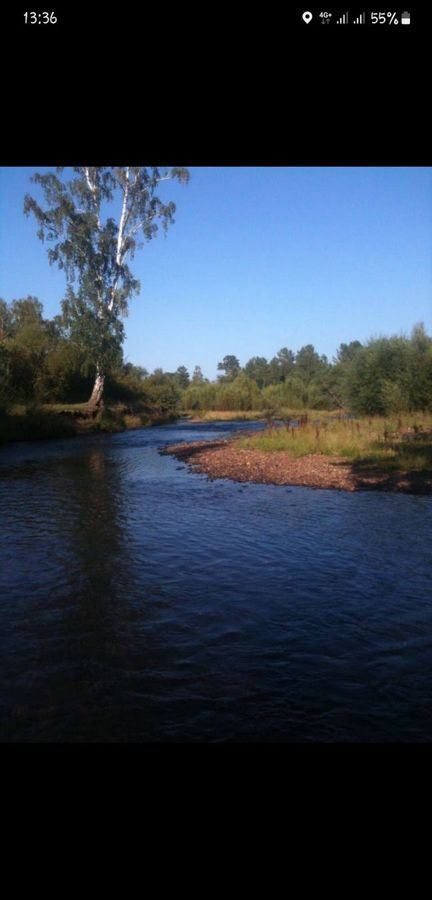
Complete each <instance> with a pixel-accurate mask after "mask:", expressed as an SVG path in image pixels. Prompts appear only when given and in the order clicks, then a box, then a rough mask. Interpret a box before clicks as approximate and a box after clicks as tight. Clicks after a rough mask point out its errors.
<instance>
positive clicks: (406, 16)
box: [401, 12, 411, 25]
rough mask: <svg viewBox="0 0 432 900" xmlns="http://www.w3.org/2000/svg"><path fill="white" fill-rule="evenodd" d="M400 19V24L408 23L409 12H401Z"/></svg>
mask: <svg viewBox="0 0 432 900" xmlns="http://www.w3.org/2000/svg"><path fill="white" fill-rule="evenodd" d="M401 21H402V25H409V24H410V21H411V16H410V14H409V12H403V13H402V20H401Z"/></svg>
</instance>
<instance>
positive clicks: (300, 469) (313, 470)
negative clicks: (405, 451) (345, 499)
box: [159, 439, 432, 494]
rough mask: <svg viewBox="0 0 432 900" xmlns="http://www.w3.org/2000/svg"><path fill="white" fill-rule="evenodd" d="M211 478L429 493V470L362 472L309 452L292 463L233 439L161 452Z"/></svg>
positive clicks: (431, 483)
mask: <svg viewBox="0 0 432 900" xmlns="http://www.w3.org/2000/svg"><path fill="white" fill-rule="evenodd" d="M159 452H160V453H161V454H163V455H172V456H175V457H176V459H179V460H181V461H183V462H186V463H187V464H188V465H189V466H190V467H191V468H192V470H194V471H197V472H201V473H203V474H205V475H207V476H208V478H210V479H211V480H214V479H216V478H229V479H231V481H250V482H253V483H255V484H285V485H300V486H303V487H312V488H334V489H336V490H340V491H360V490H362V491H365V490H385V491H400V492H404V493H416V494H431V493H432V472H415V471H410V472H392V473H391V474H389V473H384V472H382V471H380V470H379V469H377V468H375V469H370V468H369V469H365V468H362V467H361V466H356V465H352V464H351V463H349V462H347V461H346V460H344V459H340V458H336V457H329V456H324V455H321V454H313V455H309V456H302V457H300V458H298V459H296V458H294V457H292V456H289V454H288V453H285V452H284V451H277V452H276V451H275V452H273V453H264V452H263V451H262V450H244V449H241V448H240V447H237V446H236V443H235V439H226V440H217V441H193V442H191V443H182V444H175V445H173V446H170V447H165V448H162V449H161V450H160V451H159Z"/></svg>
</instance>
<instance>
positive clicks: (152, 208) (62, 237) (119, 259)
mask: <svg viewBox="0 0 432 900" xmlns="http://www.w3.org/2000/svg"><path fill="white" fill-rule="evenodd" d="M188 179H189V173H188V171H187V170H186V169H184V168H179V167H176V166H174V167H172V168H169V169H164V170H162V169H159V168H157V167H155V166H153V167H151V168H144V167H141V166H118V167H95V166H75V167H74V168H73V177H72V178H70V179H69V180H65V177H64V167H58V168H57V170H56V172H49V173H47V174H45V175H41V174H36V175H34V177H33V179H32V180H33V182H34V183H35V184H37V185H39V187H40V188H41V190H42V194H43V197H44V205H43V206H42V205H41V204H40V203H39V202H38V201H37V200H36V199H35V198H34V197H31V196H30V195H27V196H26V198H25V202H24V211H25V213H26V214H27V215H29V214H30V213H31V214H33V215H34V216H35V217H36V220H37V222H38V225H39V229H38V237H39V238H40V239H41V240H45V239H46V240H47V241H48V242H49V243H50V245H51V246H50V248H49V250H48V258H49V261H50V263H51V264H56V265H58V266H59V268H60V269H64V271H65V274H66V278H67V282H68V293H67V297H66V300H65V301H64V303H63V314H64V319H65V323H66V324H67V326H68V328H69V334H70V337H71V339H74V340H76V341H77V343H78V344H80V346H81V347H82V348H83V347H86V348H87V354H86V356H87V361H88V363H89V364H90V365H91V366H92V367H93V370H94V372H95V382H94V387H93V391H92V395H91V398H90V403H91V404H94V405H97V404H98V403H99V402H100V400H101V399H102V394H103V388H104V381H105V376H106V373H107V371H108V370H109V367H110V366H111V365H113V364H114V363H117V362H118V357H119V350H120V349H121V345H122V341H123V337H124V331H123V325H122V322H121V316H124V315H126V314H127V309H128V300H129V299H130V297H131V296H132V295H133V294H136V293H138V291H139V288H140V284H139V281H138V280H137V279H136V278H135V277H134V275H133V274H132V271H131V269H130V268H129V261H130V260H131V259H133V257H134V254H135V252H136V250H137V249H138V248H139V247H141V246H142V245H143V242H145V241H150V240H152V238H154V237H156V235H157V233H158V229H159V225H162V228H163V230H164V231H165V232H166V231H167V229H168V226H169V225H171V224H172V223H173V222H174V213H175V209H176V207H175V204H174V203H173V202H172V201H169V202H165V201H164V200H162V199H161V197H160V196H159V194H158V192H159V187H160V185H161V183H162V182H164V181H170V180H171V181H179V182H183V183H185V182H187V181H188ZM116 204H118V208H119V213H118V214H116Z"/></svg>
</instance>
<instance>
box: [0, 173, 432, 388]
mask: <svg viewBox="0 0 432 900" xmlns="http://www.w3.org/2000/svg"><path fill="white" fill-rule="evenodd" d="M35 171H48V170H47V169H45V170H44V169H43V168H40V167H37V168H35V169H31V168H0V296H1V297H3V298H4V299H5V300H7V301H10V300H13V299H17V298H19V297H25V296H27V295H28V294H32V295H33V296H36V297H38V298H39V300H41V301H42V302H43V304H44V313H45V316H47V317H50V318H51V317H52V316H54V315H55V314H57V313H58V312H60V302H61V300H62V298H63V296H64V293H65V277H64V273H63V272H61V271H58V270H57V269H55V268H53V267H50V266H49V264H48V259H47V255H46V250H47V246H48V245H47V244H42V243H41V242H40V241H39V240H38V238H37V236H36V223H35V220H34V218H29V219H27V218H26V217H25V216H24V214H23V211H22V209H23V200H24V195H25V194H26V193H34V194H35V195H37V189H35V186H33V185H32V184H31V183H30V176H31V175H32V174H33V173H34V172H35ZM66 171H67V170H66ZM190 172H191V180H190V182H189V184H188V185H187V186H184V185H178V184H170V183H169V182H168V183H166V184H165V185H163V187H164V194H163V196H164V198H166V199H173V200H174V201H175V202H176V204H177V213H176V217H175V218H176V221H175V224H174V225H172V226H171V228H170V229H169V231H168V235H167V237H166V238H164V236H163V234H162V233H161V234H160V235H159V236H158V237H157V238H156V239H155V240H153V241H152V242H150V243H148V244H146V245H145V246H144V248H143V249H142V250H141V251H138V253H137V254H136V256H135V259H134V260H133V262H132V265H131V268H132V271H133V272H134V274H135V275H136V276H137V277H138V278H139V279H140V281H141V292H140V295H139V296H137V297H134V298H132V300H131V303H130V312H129V317H128V318H127V319H126V321H125V325H126V334H127V339H126V343H125V357H126V358H127V359H128V360H129V361H130V362H133V363H135V364H137V365H142V366H145V367H146V368H147V369H148V371H153V369H155V368H156V367H159V366H160V367H162V368H163V369H164V370H166V371H174V370H175V369H176V368H177V367H178V366H180V365H185V366H186V367H187V368H188V369H189V371H190V372H191V373H192V371H193V368H194V366H195V365H200V366H201V368H202V370H203V373H204V375H205V377H207V378H210V379H211V380H213V379H214V378H216V376H217V363H218V362H219V361H220V360H221V359H222V358H223V357H224V356H225V355H227V354H234V355H235V356H237V357H238V358H239V360H240V363H241V365H244V364H245V363H246V362H247V360H248V359H249V358H250V357H251V356H265V357H267V358H268V359H269V358H271V357H272V356H274V355H275V354H276V353H277V351H278V350H279V349H280V348H281V347H289V348H290V349H292V350H294V351H297V350H299V349H300V347H302V346H303V345H304V344H313V345H314V346H315V349H316V350H317V351H318V352H319V353H320V354H322V353H325V354H326V355H327V356H328V358H329V359H330V360H331V359H332V357H333V356H334V355H335V353H336V350H337V348H338V346H339V344H340V343H341V342H349V341H351V340H360V341H365V340H367V339H368V338H369V337H372V336H377V335H382V334H385V335H387V334H399V333H406V334H409V332H410V331H411V328H412V326H413V325H414V324H415V323H417V322H419V321H423V322H424V324H425V326H426V329H427V331H428V332H429V333H431V332H432V249H431V248H432V240H431V239H432V190H431V188H432V178H431V173H432V169H431V168H398V167H395V168H387V167H385V168H349V167H348V168H333V167H329V168H320V167H308V168H279V167H277V168H276V167H269V168H264V167H262V168H261V167H260V168H249V167H239V168H232V167H230V168H224V167H209V168H205V167H203V168H201V167H200V168H195V167H192V168H191V169H190Z"/></svg>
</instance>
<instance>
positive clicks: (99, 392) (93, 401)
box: [88, 369, 105, 407]
mask: <svg viewBox="0 0 432 900" xmlns="http://www.w3.org/2000/svg"><path fill="white" fill-rule="evenodd" d="M104 384H105V375H102V372H100V371H99V369H97V371H96V378H95V383H94V385H93V390H92V393H91V397H90V400H89V402H88V405H89V406H93V407H97V406H100V404H101V401H102V396H103V389H104Z"/></svg>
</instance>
